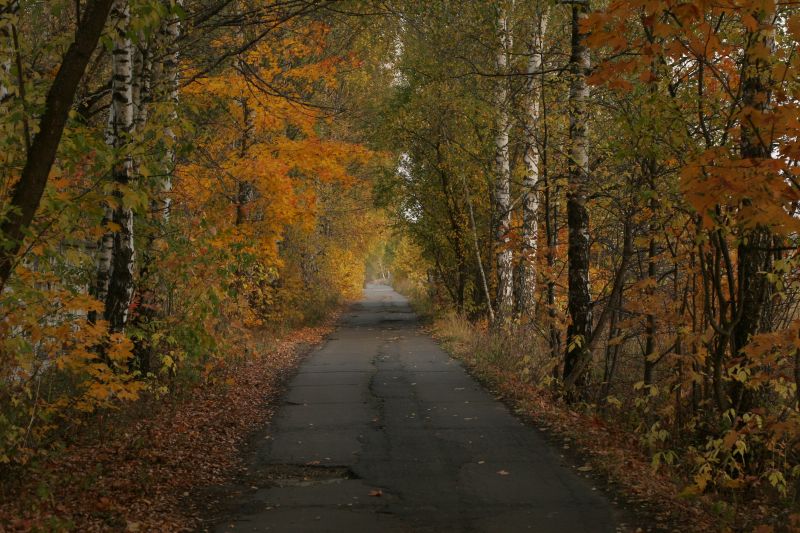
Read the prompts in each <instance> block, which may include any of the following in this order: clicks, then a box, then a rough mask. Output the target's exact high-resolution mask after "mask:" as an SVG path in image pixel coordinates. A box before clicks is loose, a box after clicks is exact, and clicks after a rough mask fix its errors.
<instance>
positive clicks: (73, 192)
mask: <svg viewBox="0 0 800 533" xmlns="http://www.w3.org/2000/svg"><path fill="white" fill-rule="evenodd" d="M799 43H800V8H799V7H798V6H797V5H795V4H794V3H791V2H775V1H772V0H737V1H727V0H718V1H714V2H710V1H706V0H689V1H680V2H679V1H673V0H663V1H662V0H641V1H639V0H626V1H611V2H599V1H594V0H593V1H589V0H580V1H578V0H575V1H573V2H554V1H547V0H536V1H532V2H520V1H513V0H494V1H477V0H440V1H431V2H418V1H413V0H382V1H378V0H375V1H372V0H363V1H355V0H339V1H337V0H281V1H272V0H79V1H73V0H52V1H47V2H37V1H32V0H30V1H28V0H0V143H2V144H1V148H0V469H2V468H16V467H18V466H19V465H25V464H27V463H29V462H31V461H34V460H35V459H36V458H37V457H39V456H41V454H43V453H46V450H48V449H50V448H51V447H52V446H53V443H54V442H57V441H58V440H59V439H61V438H64V435H65V434H66V432H68V431H72V430H73V429H74V427H75V426H80V425H81V424H83V423H84V422H86V421H87V420H90V419H91V417H93V416H98V413H102V412H105V411H106V410H110V409H117V408H120V407H121V406H124V405H128V404H131V403H135V401H136V400H137V399H140V398H142V397H144V396H147V397H161V396H163V395H166V394H169V393H170V392H171V391H174V390H176V389H178V388H180V387H181V386H183V385H182V384H184V383H187V382H189V383H190V382H192V381H193V380H199V379H202V378H203V376H208V375H209V373H210V372H212V371H213V370H214V369H215V368H218V367H221V366H224V365H225V364H226V362H228V361H231V360H235V359H237V358H242V357H248V354H252V353H254V352H257V351H258V350H259V349H260V348H259V343H258V342H257V341H256V339H257V338H261V336H262V335H263V332H265V331H269V332H276V331H281V330H286V329H288V328H291V327H294V326H298V325H301V324H307V323H310V322H313V321H315V320H318V319H320V318H321V317H323V316H326V315H327V314H328V313H329V312H330V311H331V310H332V309H334V308H335V307H337V306H338V305H339V304H341V303H343V302H347V301H352V300H354V299H357V298H358V297H359V295H360V291H361V288H362V286H363V284H364V282H365V280H367V279H374V278H381V279H385V280H388V279H390V278H391V281H392V282H393V283H394V285H395V286H396V287H397V288H398V289H400V290H403V291H404V292H406V293H407V294H409V295H411V297H412V298H413V299H414V300H415V302H417V304H418V307H419V308H420V309H426V308H427V309H429V310H431V312H432V313H434V314H439V315H442V314H447V313H453V314H458V315H459V316H461V317H464V318H465V319H466V320H469V321H470V323H471V324H473V325H474V326H475V331H478V332H480V335H484V336H486V338H490V339H493V342H494V341H496V345H497V346H499V348H497V353H498V354H499V353H502V354H503V357H500V356H499V355H498V356H497V357H496V358H495V359H494V360H495V362H496V361H500V360H502V361H505V363H504V364H506V365H508V369H509V370H510V372H511V373H513V374H514V375H519V376H521V378H520V379H522V380H523V381H524V382H525V383H527V384H530V385H531V386H535V387H539V388H541V389H542V390H546V391H547V393H548V394H550V395H552V396H553V397H554V398H557V399H558V401H560V402H565V403H566V404H567V405H569V406H570V408H571V409H575V410H583V411H588V412H592V413H593V414H595V415H596V416H597V417H600V418H603V419H604V420H606V421H613V423H614V424H618V425H619V426H620V427H622V428H623V430H624V431H626V432H629V433H630V434H631V435H635V437H636V438H635V439H633V440H635V441H636V442H637V444H636V446H638V449H640V450H643V453H646V454H648V456H649V457H652V461H653V467H654V469H656V470H658V469H665V468H666V469H671V472H673V473H674V475H675V476H678V477H679V478H680V479H682V480H684V481H685V483H683V486H684V489H683V494H684V496H686V497H687V498H701V497H703V495H708V494H711V493H713V494H716V495H722V496H720V497H721V498H722V497H723V496H724V498H723V499H727V500H728V501H733V500H737V499H741V498H747V497H753V498H760V499H762V500H763V501H765V502H772V503H776V502H777V503H776V505H778V507H779V508H780V509H782V511H781V512H782V513H784V514H783V515H780V514H779V515H776V516H782V517H783V518H786V517H787V516H788V514H786V513H788V511H786V509H788V508H790V507H791V505H794V504H796V499H797V495H798V493H797V491H798V486H800V485H799V483H800V462H799V461H798V458H800V449H798V445H799V443H800V439H799V438H798V435H800V414H799V413H798V409H800V388H798V384H799V383H800V340H798V339H800V316H799V315H798V303H800V299H798V290H797V288H798V283H799V282H800V279H799V278H798V274H799V273H800V269H799V268H798V266H799V265H798V264H797V262H798V257H797V245H798V243H797V234H798V231H800V214H799V213H798V206H800V172H799V171H798V168H800V167H798V161H799V160H800V84H799V80H800V56H799V55H798V44H799ZM65 428H69V429H65ZM734 514H735V513H734Z"/></svg>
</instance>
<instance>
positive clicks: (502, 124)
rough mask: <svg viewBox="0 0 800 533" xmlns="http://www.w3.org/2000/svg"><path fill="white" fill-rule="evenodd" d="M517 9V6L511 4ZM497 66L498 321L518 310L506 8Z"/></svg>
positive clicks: (500, 16)
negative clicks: (513, 226)
mask: <svg viewBox="0 0 800 533" xmlns="http://www.w3.org/2000/svg"><path fill="white" fill-rule="evenodd" d="M511 5H512V6H513V2H512V4H511ZM497 36H498V41H499V46H498V48H497V57H496V66H497V73H498V75H499V81H498V82H497V87H496V89H495V90H496V93H495V105H496V108H497V122H496V132H495V173H496V174H495V187H494V223H495V231H494V234H495V246H496V248H497V249H496V251H495V260H496V264H497V296H496V298H495V301H496V305H497V312H496V321H497V322H498V323H502V322H503V321H504V320H506V319H508V318H509V316H510V314H511V311H512V309H513V306H514V265H513V259H514V258H513V252H512V250H511V246H510V241H511V239H510V231H511V162H510V160H509V149H508V148H509V146H508V143H509V137H510V132H511V120H510V117H509V109H508V104H509V79H508V71H509V54H510V52H511V46H512V37H511V32H510V31H509V13H508V7H507V6H502V7H501V8H500V10H499V13H498V19H497Z"/></svg>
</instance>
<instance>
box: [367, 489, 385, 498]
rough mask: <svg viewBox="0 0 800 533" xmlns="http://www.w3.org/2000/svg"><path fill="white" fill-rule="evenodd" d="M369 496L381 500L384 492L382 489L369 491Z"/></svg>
mask: <svg viewBox="0 0 800 533" xmlns="http://www.w3.org/2000/svg"><path fill="white" fill-rule="evenodd" d="M369 495H370V496H374V497H376V498H379V497H381V496H383V491H382V490H381V489H375V490H371V491H369Z"/></svg>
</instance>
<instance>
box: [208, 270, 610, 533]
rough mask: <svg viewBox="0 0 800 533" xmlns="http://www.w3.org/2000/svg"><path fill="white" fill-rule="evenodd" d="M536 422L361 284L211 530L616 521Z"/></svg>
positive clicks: (512, 526) (554, 527)
mask: <svg viewBox="0 0 800 533" xmlns="http://www.w3.org/2000/svg"><path fill="white" fill-rule="evenodd" d="M562 461H563V460H562V459H561V458H560V457H559V455H558V453H557V452H555V451H554V450H553V449H552V447H551V445H550V444H548V443H547V442H546V441H545V439H544V438H543V436H542V435H541V434H540V433H539V432H538V431H537V430H536V429H534V428H531V427H528V426H526V425H525V424H523V423H522V422H521V421H520V420H518V419H517V418H515V417H514V416H513V415H512V414H511V413H509V411H508V409H507V408H506V407H505V406H504V405H503V404H502V403H500V402H499V401H497V400H496V399H494V398H493V397H492V395H491V394H489V393H488V392H486V391H485V390H484V389H483V388H482V387H481V385H480V384H479V383H478V382H476V381H475V380H474V379H473V378H472V377H470V376H469V375H468V374H467V372H466V371H465V370H464V369H463V368H462V366H461V365H460V364H459V363H458V362H456V361H455V360H453V359H451V358H450V357H449V356H448V355H447V354H446V353H445V352H443V351H442V349H441V348H440V347H439V346H438V345H437V344H436V343H435V342H434V341H433V340H432V339H431V338H430V337H429V336H427V335H426V334H424V333H423V332H421V331H419V329H418V324H417V320H416V317H415V315H414V313H413V312H412V311H411V309H410V307H409V305H408V302H407V300H406V299H405V298H403V297H402V296H400V295H399V294H397V293H396V292H395V291H393V290H392V289H390V288H389V287H386V286H382V285H369V286H368V288H367V289H366V290H365V297H364V300H362V301H361V302H360V303H358V304H356V305H355V306H353V307H352V308H351V309H350V311H349V313H348V314H347V315H346V316H345V317H344V318H343V320H342V322H341V325H340V327H339V328H338V329H337V331H336V332H335V333H333V334H332V335H331V336H330V338H329V340H328V341H327V342H326V343H325V344H324V345H323V346H322V347H321V348H320V349H318V350H316V351H314V352H312V354H311V355H310V356H309V357H308V358H307V359H306V360H305V362H304V363H303V364H302V365H301V367H300V369H299V371H298V373H297V375H296V376H295V377H294V378H293V379H292V380H291V382H290V383H289V386H288V391H287V394H286V396H285V398H284V403H283V405H282V406H281V407H280V409H279V411H278V413H277V414H276V416H275V418H274V419H273V422H272V424H271V425H270V427H269V428H268V430H267V432H266V433H265V434H264V435H263V436H262V438H261V439H260V442H259V444H258V446H257V449H256V450H255V452H254V453H253V454H252V458H251V464H250V467H249V470H250V472H251V475H250V477H249V480H248V483H250V485H251V486H250V487H249V488H248V489H246V490H243V491H240V492H239V493H236V494H235V495H233V496H232V497H231V501H230V502H229V505H228V507H229V510H228V515H229V516H228V519H227V520H224V521H221V522H220V523H219V524H218V525H217V526H216V527H215V528H214V531H220V532H222V531H228V532H237V531H280V532H284V531H286V532H292V531H302V532H317V531H331V532H360V531H368V532H372V531H374V532H381V533H382V532H394V531H404V532H407V531H414V532H419V531H454V532H455V531H463V532H472V531H475V532H478V531H481V532H482V531H487V532H488V531H497V532H513V531H537V532H578V531H591V532H604V531H615V530H616V524H615V514H616V513H615V510H614V508H613V506H612V505H611V504H610V503H609V501H608V500H607V499H606V498H605V497H604V495H603V494H602V493H601V492H600V491H599V490H596V489H595V488H594V487H592V485H591V483H590V481H588V480H586V479H584V478H581V477H579V476H578V475H576V474H575V473H574V472H573V471H572V470H571V469H569V468H568V467H567V466H564V465H563V464H562Z"/></svg>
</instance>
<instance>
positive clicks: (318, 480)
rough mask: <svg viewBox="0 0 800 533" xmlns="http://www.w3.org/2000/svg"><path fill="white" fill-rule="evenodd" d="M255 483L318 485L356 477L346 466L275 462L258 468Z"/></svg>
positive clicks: (286, 485) (280, 485) (282, 485)
mask: <svg viewBox="0 0 800 533" xmlns="http://www.w3.org/2000/svg"><path fill="white" fill-rule="evenodd" d="M256 477H257V478H258V479H256V480H254V481H256V483H257V484H262V483H263V484H264V485H273V486H279V487H289V486H306V485H320V484H324V483H335V482H338V481H341V480H344V479H358V476H357V475H355V474H354V473H353V471H352V470H350V469H349V468H347V467H346V466H325V465H294V464H275V465H269V466H266V467H265V468H264V469H262V470H260V471H259V472H258V474H257V476H256Z"/></svg>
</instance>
